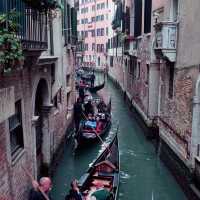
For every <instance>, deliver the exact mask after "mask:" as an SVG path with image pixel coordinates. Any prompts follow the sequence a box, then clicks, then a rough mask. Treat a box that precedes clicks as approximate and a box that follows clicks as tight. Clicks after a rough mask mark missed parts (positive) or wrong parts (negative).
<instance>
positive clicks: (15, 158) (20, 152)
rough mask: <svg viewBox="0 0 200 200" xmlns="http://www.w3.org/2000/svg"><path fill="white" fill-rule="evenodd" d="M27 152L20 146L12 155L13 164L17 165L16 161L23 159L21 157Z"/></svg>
mask: <svg viewBox="0 0 200 200" xmlns="http://www.w3.org/2000/svg"><path fill="white" fill-rule="evenodd" d="M24 154H25V150H24V149H22V148H19V149H18V150H17V151H16V152H15V153H14V154H13V155H12V166H15V165H16V163H17V162H18V161H19V160H20V159H21V157H22V156H23V155H24Z"/></svg>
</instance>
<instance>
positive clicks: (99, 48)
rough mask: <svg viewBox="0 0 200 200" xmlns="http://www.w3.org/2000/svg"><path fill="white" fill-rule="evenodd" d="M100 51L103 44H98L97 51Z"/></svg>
mask: <svg viewBox="0 0 200 200" xmlns="http://www.w3.org/2000/svg"><path fill="white" fill-rule="evenodd" d="M100 51H101V45H100V44H97V52H100Z"/></svg>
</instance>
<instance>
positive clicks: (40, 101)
mask: <svg viewBox="0 0 200 200" xmlns="http://www.w3.org/2000/svg"><path fill="white" fill-rule="evenodd" d="M48 101H49V92H48V86H47V82H46V80H45V79H41V80H40V81H39V83H38V85H37V89H36V93H35V110H34V115H35V116H37V122H36V124H35V141H36V162H37V176H38V178H39V177H40V176H44V175H47V174H46V170H44V168H45V165H44V153H43V145H44V144H45V142H44V131H45V118H46V116H45V115H44V111H43V110H44V106H45V105H48ZM47 171H48V170H47ZM47 173H48V172H47Z"/></svg>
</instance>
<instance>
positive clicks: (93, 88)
mask: <svg viewBox="0 0 200 200" xmlns="http://www.w3.org/2000/svg"><path fill="white" fill-rule="evenodd" d="M104 86H105V81H104V82H103V83H101V84H100V85H96V86H93V87H92V86H90V83H86V84H82V85H81V86H80V84H79V83H78V82H76V89H77V90H78V89H79V88H80V87H83V88H84V89H86V90H89V91H90V92H91V93H96V92H97V91H99V90H101V89H103V88H104Z"/></svg>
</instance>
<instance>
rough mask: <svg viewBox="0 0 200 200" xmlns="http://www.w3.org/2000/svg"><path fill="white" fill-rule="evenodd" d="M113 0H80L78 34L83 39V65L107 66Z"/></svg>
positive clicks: (100, 67)
mask: <svg viewBox="0 0 200 200" xmlns="http://www.w3.org/2000/svg"><path fill="white" fill-rule="evenodd" d="M111 4H113V3H112V1H111V0H80V1H79V5H80V6H79V12H78V19H77V24H78V35H79V38H82V40H83V53H82V61H83V63H82V64H83V66H86V67H96V68H99V69H103V68H105V67H106V56H107V54H106V49H107V42H108V36H109V32H110V31H111V28H110V23H111V20H112V19H111V18H110V16H112V12H113V10H112V9H111V8H112V7H111V6H110V5H111ZM79 63H80V64H81V62H79Z"/></svg>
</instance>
